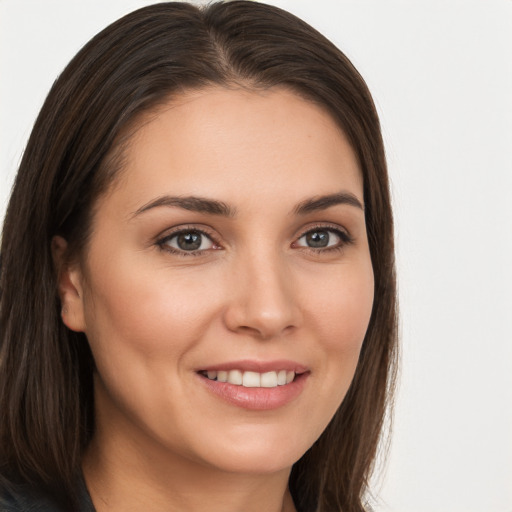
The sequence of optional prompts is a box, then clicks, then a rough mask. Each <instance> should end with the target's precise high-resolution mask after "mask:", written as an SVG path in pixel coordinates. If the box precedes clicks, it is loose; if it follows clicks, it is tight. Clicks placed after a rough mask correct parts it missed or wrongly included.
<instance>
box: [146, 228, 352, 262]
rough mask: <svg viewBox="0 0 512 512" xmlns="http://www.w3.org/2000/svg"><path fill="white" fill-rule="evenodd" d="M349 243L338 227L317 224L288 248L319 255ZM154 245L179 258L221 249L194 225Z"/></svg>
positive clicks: (211, 238)
mask: <svg viewBox="0 0 512 512" xmlns="http://www.w3.org/2000/svg"><path fill="white" fill-rule="evenodd" d="M353 243H354V239H353V238H352V237H351V235H350V234H349V233H348V232H347V231H345V230H343V229H341V228H340V227H339V226H332V225H326V224H318V225H315V226H312V227H309V228H308V229H307V231H304V232H303V233H302V234H301V235H300V236H299V237H298V238H297V239H296V240H295V241H294V242H293V243H292V244H291V247H292V248H294V249H301V250H305V251H310V252H313V253H315V254H322V253H328V252H333V251H340V250H342V249H343V248H345V247H346V246H347V245H350V244H353ZM156 245H157V246H158V247H159V248H160V249H161V250H162V251H167V252H170V253H172V254H176V255H178V256H183V257H187V256H201V255H204V254H205V253H206V252H209V251H212V250H219V249H222V246H221V245H220V244H218V243H217V241H216V240H215V238H214V236H213V235H212V234H211V233H208V232H207V231H206V230H204V229H202V228H199V227H196V226H181V227H178V228H176V229H175V230H173V231H172V232H170V233H166V234H165V235H164V236H162V237H160V238H159V239H158V240H157V241H156Z"/></svg>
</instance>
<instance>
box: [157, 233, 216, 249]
mask: <svg viewBox="0 0 512 512" xmlns="http://www.w3.org/2000/svg"><path fill="white" fill-rule="evenodd" d="M158 245H160V247H162V248H163V249H167V250H171V251H172V252H180V253H187V252H188V253H194V252H201V251H207V250H208V249H215V248H216V245H215V243H214V242H213V240H212V239H211V238H210V237H209V236H208V235H207V234H206V233H203V232H202V231H199V230H197V229H187V230H182V231H178V232H176V233H173V234H172V235H168V236H166V237H165V238H163V239H162V240H160V241H159V242H158Z"/></svg>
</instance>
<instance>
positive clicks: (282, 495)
mask: <svg viewBox="0 0 512 512" xmlns="http://www.w3.org/2000/svg"><path fill="white" fill-rule="evenodd" d="M98 437H100V439H98ZM123 445H124V443H123V444H120V445H118V446H111V447H110V449H109V450H104V449H103V448H102V442H101V436H96V437H95V439H93V440H92V442H91V444H90V446H89V448H88V451H87V453H86V456H85V458H84V463H83V472H84V477H85V481H86V484H87V488H88V490H89V493H90V495H91V498H92V501H93V503H94V507H95V509H96V512H132V511H133V512H135V511H137V512H138V511H140V510H144V511H145V512H182V511H184V510H186V511H187V512H199V511H201V512H204V510H205V508H206V509H207V510H208V511H209V512H242V511H243V512H261V511H262V510H265V511H266V512H296V509H295V506H294V503H293V500H292V497H291V495H290V492H289V490H288V478H289V473H290V469H286V470H283V471H280V472H278V473H272V474H265V475H257V474H249V475H240V474H233V473H222V472H218V471H216V472H213V471H211V468H207V467H204V466H200V465H198V464H195V463H190V461H186V460H181V461H172V462H171V463H170V464H169V463H168V464H164V463H162V458H160V459H159V458H158V457H154V455H155V454H151V453H150V452H147V451H146V450H141V451H140V452H139V454H138V457H137V459H136V463H134V462H133V454H134V451H133V450H132V449H133V448H134V447H133V446H132V447H131V448H132V449H129V450H126V448H127V447H126V446H123ZM128 457H129V458H128Z"/></svg>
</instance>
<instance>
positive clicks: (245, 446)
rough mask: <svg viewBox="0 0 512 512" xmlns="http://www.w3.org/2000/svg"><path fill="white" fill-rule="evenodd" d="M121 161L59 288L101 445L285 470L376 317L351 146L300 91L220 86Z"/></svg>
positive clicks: (172, 114) (172, 112) (327, 410)
mask: <svg viewBox="0 0 512 512" xmlns="http://www.w3.org/2000/svg"><path fill="white" fill-rule="evenodd" d="M123 165H124V167H123V170H122V171H121V174H120V178H119V179H118V181H117V182H116V184H115V186H114V187H113V188H112V190H110V191H109V192H108V193H107V194H105V195H104V196H103V197H101V198H100V199H99V201H98V203H97V205H96V206H97V207H96V209H95V212H96V213H95V216H94V220H93V232H92V237H91V239H90V243H89V246H88V249H87V253H86V254H85V257H84V259H83V260H84V263H82V265H81V266H76V267H71V268H70V269H69V271H68V273H67V274H65V276H64V277H63V278H61V295H62V300H63V302H64V313H63V319H64V322H65V323H66V324H67V325H68V326H69V327H70V328H72V329H74V330H78V331H83V332H85V333H86V335H87V338H88V340H89V343H90V346H91V349H92V352H93V355H94V359H95V361H96V366H97V375H96V378H95V393H96V408H97V415H96V418H97V420H96V421H97V430H96V435H97V436H98V438H99V439H104V440H108V439H114V438H115V439H116V441H115V442H116V443H117V444H123V443H124V444H125V445H126V446H131V447H132V448H133V450H139V451H140V453H142V454H150V453H151V454H152V456H154V457H165V458H167V460H174V461H182V462H184V461H187V462H188V463H192V464H196V463H199V464H201V465H202V466H203V467H210V468H216V469H221V470H225V471H235V472H247V473H254V472H262V473H265V472H267V473H268V472H272V471H277V470H281V469H284V468H289V467H290V466H291V465H292V464H293V463H294V462H295V461H296V460H297V459H298V458H300V456H301V455H302V454H303V453H304V452H305V451H306V450H307V449H308V448H309V447H310V446H311V444H312V443H313V442H314V441H315V440H316V439H317V438H318V437H319V436H320V434H321V433H322V431H323V430H324V429H325V427H326V426H327V424H328V423H329V421H330V419H331V418H332V416H333V414H334V413H335V411H336V409H337V408H338V406H339V405H340V403H341V401H342V400H343V398H344V396H345V393H346V391H347V388H348V387H349V384H350V382H351V380H352V377H353V375H354V371H355V368H356V364H357V361H358V356H359V352H360V348H361V344H362V341H363V338H364V335H365V331H366V328H367V325H368V321H369V318H370V313H371V309H372V303H373V272H372V265H371V261H370V254H369V249H368V240H367V235H366V226H365V217H364V211H363V208H364V204H363V184H362V177H361V171H360V169H359V167H358V163H357V160H356V158H355V155H354V152H353V151H352V149H351V147H350V145H349V144H348V142H347V140H346V138H345V136H344V135H343V133H342V132H341V131H340V130H339V128H338V127H337V125H336V124H335V123H334V121H333V120H332V119H331V117H330V116H329V115H328V114H327V113H326V112H325V111H323V110H322V109H321V108H320V107H318V106H316V105H314V104H313V103H310V102H307V101H305V100H303V99H301V98H299V97H298V96H296V95H295V94H293V93H291V92H289V91H286V90H283V89H272V90H269V91H265V92H248V91H244V90H226V89H223V88H211V89H206V90H202V91H199V92H191V93H188V94H186V95H183V96H181V97H180V98H178V99H176V100H174V101H172V102H171V103H169V104H168V105H167V106H166V107H165V108H160V109H159V111H158V112H156V113H154V115H152V116H148V117H147V118H146V119H145V122H143V123H141V124H140V127H139V129H138V131H137V132H136V134H135V135H134V136H133V139H132V140H131V142H130V144H129V147H128V148H127V150H126V153H125V159H124V164H123ZM226 380H227V381H226Z"/></svg>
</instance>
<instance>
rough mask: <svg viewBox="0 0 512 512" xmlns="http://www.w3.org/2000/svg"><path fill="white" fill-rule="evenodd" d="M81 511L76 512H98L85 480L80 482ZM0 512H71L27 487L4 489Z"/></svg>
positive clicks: (0, 495) (81, 479)
mask: <svg viewBox="0 0 512 512" xmlns="http://www.w3.org/2000/svg"><path fill="white" fill-rule="evenodd" d="M77 485H78V488H77V490H78V497H79V507H80V508H79V509H78V511H76V512H96V511H95V509H94V505H93V504H92V501H91V497H90V496H89V492H88V491H87V487H86V486H85V482H84V480H83V478H80V480H79V482H78V484H77ZM0 512H71V511H69V510H64V509H63V508H62V507H60V506H58V505H57V504H56V503H55V502H53V501H52V500H51V499H50V498H48V497H47V496H44V495H42V494H40V493H38V492H35V491H33V490H31V489H27V487H25V486H19V487H16V488H14V489H13V488H10V489H9V490H5V489H2V492H1V493H0Z"/></svg>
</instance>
